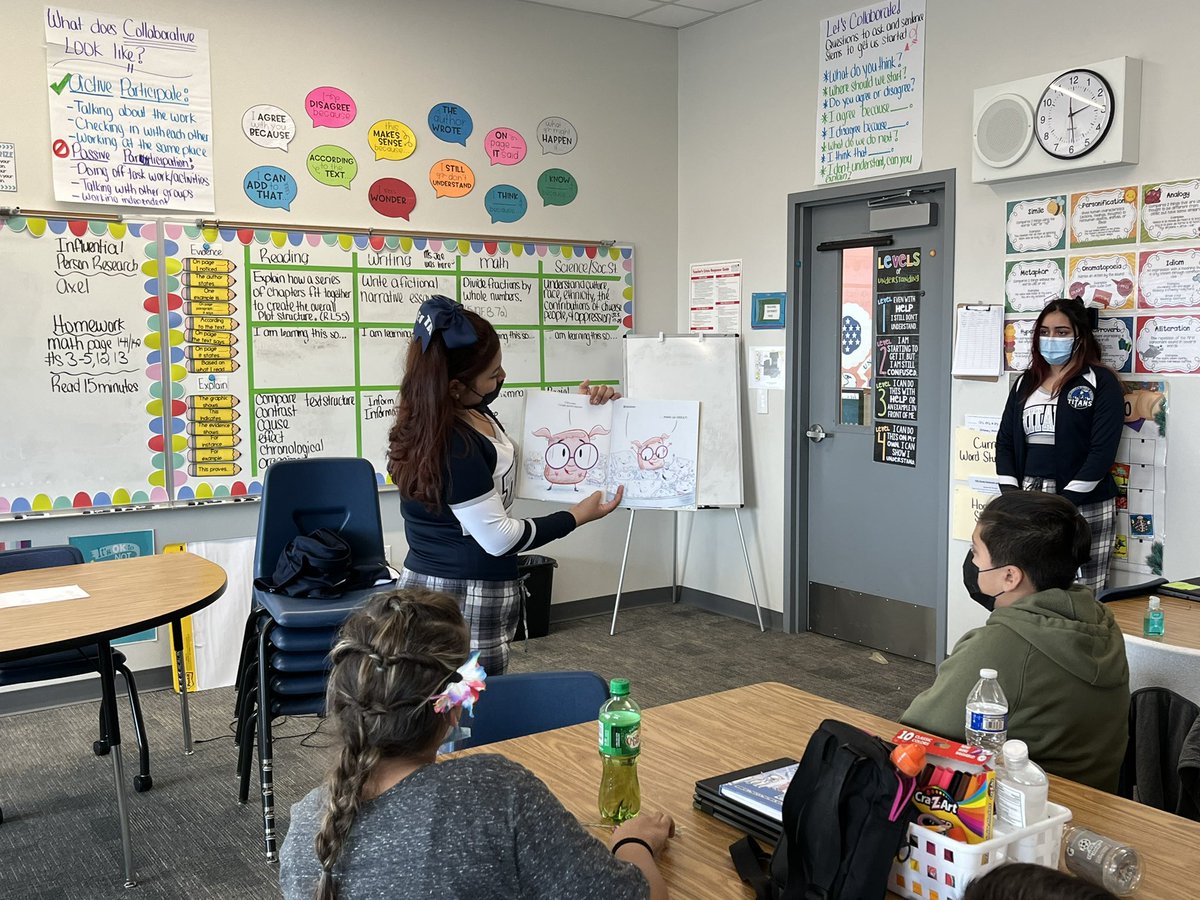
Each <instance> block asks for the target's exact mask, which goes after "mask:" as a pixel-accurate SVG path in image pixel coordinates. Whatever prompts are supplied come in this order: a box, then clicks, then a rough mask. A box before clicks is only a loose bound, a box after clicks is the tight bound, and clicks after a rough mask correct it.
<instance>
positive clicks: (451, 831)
mask: <svg viewBox="0 0 1200 900" xmlns="http://www.w3.org/2000/svg"><path fill="white" fill-rule="evenodd" d="M468 652H469V632H468V628H467V625H466V623H465V621H464V620H463V617H462V613H460V612H459V609H458V604H457V602H456V601H455V600H454V599H453V598H452V597H449V596H447V595H445V594H438V593H434V592H432V591H429V590H426V589H423V588H405V589H401V590H397V591H391V592H387V593H382V594H376V595H375V596H374V597H372V598H371V599H370V600H369V601H368V602H367V603H366V605H365V606H363V608H362V609H360V610H358V611H357V612H355V613H354V614H353V615H352V616H351V617H350V618H349V619H347V620H346V623H345V625H344V626H343V627H342V631H341V634H340V635H339V637H338V641H337V643H336V644H335V645H334V648H333V650H332V651H331V654H330V656H331V659H332V662H333V668H332V670H331V671H330V673H329V684H328V689H327V695H326V714H327V716H328V718H329V721H330V723H331V724H332V725H333V727H334V732H335V737H336V739H337V741H338V753H337V758H336V761H335V762H334V765H333V767H332V769H331V770H330V772H329V776H328V778H327V779H326V781H325V784H324V785H322V786H321V787H319V788H317V789H316V790H314V791H312V792H310V793H309V794H308V796H306V797H305V798H304V799H303V800H301V801H300V802H299V803H297V804H296V805H295V806H293V807H292V818H291V826H290V827H289V829H288V833H287V837H286V839H285V840H284V842H283V852H282V854H281V858H280V870H279V880H280V886H281V887H282V889H283V896H284V898H285V900H355V898H359V897H437V898H439V900H456V898H461V900H488V898H496V900H500V898H505V900H507V898H513V897H528V898H547V900H549V898H555V900H585V898H595V900H601V898H604V900H623V898H649V900H660V898H665V897H666V896H667V888H666V884H665V882H664V881H663V878H662V875H661V874H660V873H659V871H658V867H657V865H656V864H655V856H656V855H658V854H659V853H661V852H662V850H663V849H664V848H665V847H666V843H667V838H668V837H669V836H670V835H671V834H672V833H673V832H674V828H675V825H674V822H673V821H672V820H671V818H670V817H669V816H666V815H663V814H662V813H642V814H641V815H639V816H637V817H636V818H634V819H631V820H630V821H628V822H625V823H624V824H623V825H621V826H620V827H618V828H617V829H615V830H614V831H613V834H612V847H613V850H612V852H610V851H609V850H608V849H606V848H605V847H604V845H603V844H601V843H600V842H599V841H598V840H596V839H595V838H594V837H592V836H591V835H590V834H588V833H587V832H586V831H585V830H584V828H583V826H582V825H580V824H579V822H577V821H576V820H575V818H574V817H573V816H572V815H571V814H570V813H569V812H567V811H566V809H564V808H563V806H562V804H561V803H559V801H558V800H557V799H556V798H555V797H554V795H553V794H551V793H550V790H549V789H548V788H547V787H546V785H545V784H543V783H542V782H541V781H540V780H538V778H536V777H535V776H534V775H533V774H532V773H531V772H529V771H528V770H527V769H525V768H523V767H522V766H519V765H517V764H516V763H514V762H511V761H509V760H507V759H505V758H504V757H502V756H499V755H496V754H479V755H475V756H467V757H458V758H453V759H447V760H443V761H441V762H437V761H436V759H435V757H436V753H437V748H438V746H439V745H440V744H441V743H442V742H443V741H444V740H445V738H446V735H447V734H448V733H449V732H450V730H451V729H452V728H453V727H454V726H456V725H457V724H458V720H459V716H460V715H461V712H462V708H463V707H466V708H468V709H470V708H471V705H472V704H473V703H474V702H475V699H476V698H477V697H478V696H479V693H480V691H482V690H483V688H484V684H483V679H484V678H485V677H486V676H485V675H484V673H483V671H482V670H481V669H480V668H479V667H478V663H477V661H476V657H477V654H473V655H471V657H470V658H469V659H468ZM464 660H465V662H464ZM482 702H484V703H486V702H487V696H486V693H484V696H483V700H482Z"/></svg>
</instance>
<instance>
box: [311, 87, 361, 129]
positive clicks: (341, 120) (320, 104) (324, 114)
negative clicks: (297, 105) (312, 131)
mask: <svg viewBox="0 0 1200 900" xmlns="http://www.w3.org/2000/svg"><path fill="white" fill-rule="evenodd" d="M304 111H305V112H306V113H308V117H309V118H310V119H312V123H313V128H320V127H321V126H322V125H323V126H325V127H326V128H345V127H346V126H347V125H349V124H350V123H351V122H353V121H354V117H355V116H356V115H358V106H357V105H355V103H354V98H352V97H351V96H350V95H349V94H347V93H346V92H345V91H343V90H342V89H341V88H335V87H329V86H328V85H326V86H324V87H319V88H313V89H312V90H311V91H309V92H308V96H307V97H305V98H304Z"/></svg>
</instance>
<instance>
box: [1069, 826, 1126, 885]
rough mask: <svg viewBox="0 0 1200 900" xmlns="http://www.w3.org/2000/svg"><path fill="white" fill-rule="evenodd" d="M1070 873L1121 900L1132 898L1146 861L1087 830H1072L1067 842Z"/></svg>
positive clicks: (1102, 836)
mask: <svg viewBox="0 0 1200 900" xmlns="http://www.w3.org/2000/svg"><path fill="white" fill-rule="evenodd" d="M1063 845H1064V846H1065V847H1066V853H1065V854H1064V856H1065V857H1066V863H1067V869H1068V870H1069V871H1070V872H1071V874H1073V875H1078V876H1079V877H1080V878H1082V879H1083V880H1084V881H1090V882H1091V883H1092V884H1098V885H1100V886H1101V887H1105V888H1107V889H1108V890H1110V891H1112V892H1113V893H1114V894H1116V895H1117V896H1118V897H1128V896H1129V895H1130V894H1132V893H1133V892H1134V891H1136V890H1137V886H1138V884H1139V883H1140V882H1141V880H1142V860H1141V857H1139V856H1138V852H1137V851H1136V850H1134V849H1133V848H1132V847H1128V846H1126V845H1125V844H1122V843H1119V842H1117V841H1115V840H1113V839H1112V838H1110V837H1105V836H1104V835H1102V834H1097V833H1096V832H1094V831H1088V830H1087V829H1086V828H1078V827H1073V828H1068V829H1067V833H1066V836H1065V837H1064V838H1063Z"/></svg>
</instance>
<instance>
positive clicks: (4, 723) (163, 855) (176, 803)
mask: <svg viewBox="0 0 1200 900" xmlns="http://www.w3.org/2000/svg"><path fill="white" fill-rule="evenodd" d="M620 621H621V631H620V632H619V633H618V634H617V635H616V637H612V638H610V637H609V635H608V619H607V617H604V616H599V617H595V618H590V619H584V620H580V621H576V622H567V623H562V624H560V625H557V626H555V630H554V631H553V632H552V633H551V634H550V636H549V637H545V638H540V639H537V640H533V641H530V643H529V652H528V653H525V652H523V651H522V650H520V649H517V650H516V651H515V652H514V653H513V663H512V667H511V671H514V672H526V671H537V670H554V669H593V670H595V671H597V672H599V673H600V674H602V675H604V676H605V677H606V678H607V677H615V676H623V677H628V678H630V679H631V681H632V684H633V695H634V697H635V698H636V699H637V700H638V701H639V702H641V703H642V705H643V706H656V705H658V704H662V703H670V702H672V701H675V700H683V699H686V698H688V697H693V696H697V695H700V694H707V693H711V692H713V691H719V690H725V689H727V688H733V687H739V686H741V685H745V684H753V683H755V682H759V681H781V682H785V683H787V684H792V685H795V686H796V687H799V688H802V689H804V690H807V691H810V692H812V693H814V694H819V695H821V696H823V697H829V698H831V699H834V700H838V701H840V702H843V703H846V704H849V705H851V706H855V707H857V708H859V709H864V710H869V711H870V712H873V713H876V714H878V715H881V716H886V717H889V718H893V719H895V718H897V717H898V716H899V715H900V713H901V712H902V711H903V710H904V708H905V706H906V705H907V704H908V701H909V699H911V697H912V696H913V695H915V694H916V693H917V692H919V691H921V690H923V689H924V688H925V687H927V686H928V685H929V684H931V683H932V681H933V676H934V671H933V667H932V666H930V665H927V664H925V663H920V662H915V661H913V660H909V659H903V658H900V657H895V656H889V655H886V654H883V655H882V658H883V659H885V660H886V662H885V663H881V662H877V661H874V660H872V659H871V655H872V653H873V651H871V650H869V649H867V648H863V647H859V646H857V645H855V644H846V643H842V642H840V641H836V640H833V639H831V638H825V637H821V636H818V635H814V634H801V635H784V634H779V633H774V632H771V633H767V634H760V633H759V631H758V628H757V626H753V625H749V624H746V623H744V622H739V621H735V620H732V619H728V618H725V617H722V616H718V615H715V614H712V613H708V612H702V611H699V610H696V609H693V608H689V607H686V606H674V607H672V606H656V607H648V608H642V609H631V610H628V611H622V613H621V620H620ZM192 697H193V700H192V703H191V708H192V731H193V734H194V736H195V737H196V738H197V739H198V740H203V739H211V738H216V740H209V741H208V742H206V743H202V744H197V746H196V752H195V754H194V755H193V756H191V757H184V756H183V755H182V752H181V742H182V730H181V724H180V719H179V704H178V699H177V698H176V697H175V695H174V694H171V693H168V692H154V693H149V694H146V695H144V696H143V699H142V703H143V708H144V711H145V714H146V719H147V727H148V729H149V734H150V741H151V752H152V757H151V765H152V772H153V777H154V789H153V790H152V791H150V792H148V793H145V794H134V793H133V792H132V791H129V797H130V820H131V827H132V833H133V841H134V864H135V866H136V869H137V874H138V879H139V886H138V887H137V888H136V889H134V890H132V891H126V890H125V889H124V888H123V887H122V879H121V851H120V838H119V832H118V828H117V820H116V813H115V799H114V795H113V783H112V764H111V762H110V760H109V759H108V758H106V757H100V758H98V757H94V756H93V755H92V753H91V745H92V741H93V740H95V737H96V734H95V728H96V717H97V704H95V703H90V704H79V705H76V706H70V707H64V708H61V709H54V710H48V711H45V712H38V713H29V714H25V715H19V716H10V717H7V718H0V753H2V756H0V805H2V806H3V810H4V823H3V825H0V897H4V898H8V897H13V898H17V897H21V898H30V900H33V898H38V900H43V898H44V900H51V898H53V900H76V898H80V900H82V898H89V900H91V898H108V897H113V898H116V897H120V898H137V900H149V898H172V900H174V898H185V897H186V898H198V900H199V898H205V900H207V898H214V900H217V898H219V900H235V898H243V897H244V898H259V897H277V896H278V888H277V886H276V878H277V871H278V870H277V868H276V867H275V866H271V865H268V864H267V863H266V862H265V861H264V859H263V856H262V854H261V850H260V843H261V835H262V826H261V819H260V808H259V805H258V802H257V799H256V797H255V794H254V793H253V786H252V792H251V802H250V803H249V804H247V805H246V806H245V807H239V806H238V805H237V803H236V787H237V784H236V779H235V775H234V768H235V748H234V746H233V742H232V739H231V738H230V736H229V720H230V716H231V714H232V713H231V710H232V707H233V695H232V690H231V689H222V690H214V691H206V692H204V693H201V694H193V695H192ZM127 713H128V709H127V707H123V715H122V737H123V743H122V747H123V748H124V750H125V767H126V771H127V773H128V776H129V778H132V776H133V774H134V773H135V772H136V766H137V754H136V748H135V745H134V742H133V734H132V730H131V729H130V728H129V727H128V715H127ZM317 723H318V720H316V719H315V718H301V719H291V720H288V721H285V722H283V723H281V724H279V725H278V726H277V727H276V730H275V733H276V735H277V738H278V737H279V736H284V735H286V736H289V737H286V738H284V739H282V740H279V741H278V743H277V744H276V753H275V788H276V803H277V806H278V808H279V814H280V815H279V826H278V827H279V831H280V834H281V835H282V834H283V833H285V832H286V830H287V822H288V809H289V807H290V805H291V804H292V803H294V802H295V801H297V800H299V799H300V797H301V796H303V795H304V794H305V793H306V792H307V791H308V790H310V789H311V788H312V787H313V786H315V785H316V784H317V783H318V782H319V781H320V779H321V775H322V770H323V768H324V765H325V762H326V759H327V755H328V751H327V750H323V749H321V748H322V747H325V746H327V744H328V741H327V740H326V739H325V738H324V736H323V734H321V732H320V731H318V732H317V733H316V734H315V735H312V736H309V735H311V732H312V731H313V729H314V728H315V727H316V726H317ZM306 736H309V737H306ZM306 745H307V746H306ZM797 749H798V750H799V749H802V748H797Z"/></svg>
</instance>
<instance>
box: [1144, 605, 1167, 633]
mask: <svg viewBox="0 0 1200 900" xmlns="http://www.w3.org/2000/svg"><path fill="white" fill-rule="evenodd" d="M1166 633H1167V620H1166V617H1164V616H1163V611H1162V601H1161V600H1159V599H1158V598H1157V597H1151V598H1150V604H1149V605H1148V606H1147V607H1146V616H1145V618H1143V619H1142V636H1143V637H1148V638H1151V639H1152V640H1158V639H1160V638H1162V636H1163V635H1164V634H1166Z"/></svg>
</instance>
